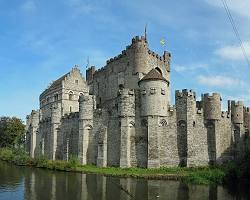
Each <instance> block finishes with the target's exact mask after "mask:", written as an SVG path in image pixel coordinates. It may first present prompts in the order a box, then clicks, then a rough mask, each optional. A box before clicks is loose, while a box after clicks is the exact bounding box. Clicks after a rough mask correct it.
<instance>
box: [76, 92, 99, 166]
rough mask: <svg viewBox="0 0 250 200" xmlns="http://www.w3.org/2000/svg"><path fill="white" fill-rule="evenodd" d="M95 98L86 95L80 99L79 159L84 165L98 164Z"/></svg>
mask: <svg viewBox="0 0 250 200" xmlns="http://www.w3.org/2000/svg"><path fill="white" fill-rule="evenodd" d="M94 109H95V97H94V96H93V95H89V94H87V93H84V94H83V95H81V96H80V97H79V143H78V149H79V154H78V156H79V158H80V162H81V163H82V164H83V165H86V164H96V163H95V162H96V159H95V157H96V155H97V152H96V148H95V146H96V145H95V141H94V135H93V111H94Z"/></svg>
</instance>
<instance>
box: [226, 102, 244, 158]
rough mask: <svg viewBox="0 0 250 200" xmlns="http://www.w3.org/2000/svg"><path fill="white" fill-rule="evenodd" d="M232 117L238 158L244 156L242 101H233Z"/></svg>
mask: <svg viewBox="0 0 250 200" xmlns="http://www.w3.org/2000/svg"><path fill="white" fill-rule="evenodd" d="M229 103H230V105H231V119H232V123H233V142H234V152H235V157H236V159H240V158H242V157H243V156H244V154H243V152H244V141H243V135H244V134H245V129H244V124H243V123H244V105H243V102H242V101H231V102H229Z"/></svg>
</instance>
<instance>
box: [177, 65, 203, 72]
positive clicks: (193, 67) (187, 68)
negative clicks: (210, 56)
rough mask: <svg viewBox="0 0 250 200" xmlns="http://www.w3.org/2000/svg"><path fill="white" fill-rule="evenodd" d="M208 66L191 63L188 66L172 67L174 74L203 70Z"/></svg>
mask: <svg viewBox="0 0 250 200" xmlns="http://www.w3.org/2000/svg"><path fill="white" fill-rule="evenodd" d="M207 67H208V65H207V64H205V63H193V64H190V65H178V64H177V65H173V68H174V70H175V71H176V72H184V71H195V70H199V69H205V68H207Z"/></svg>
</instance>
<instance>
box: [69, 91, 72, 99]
mask: <svg viewBox="0 0 250 200" xmlns="http://www.w3.org/2000/svg"><path fill="white" fill-rule="evenodd" d="M69 100H70V101H71V100H73V92H72V91H70V92H69Z"/></svg>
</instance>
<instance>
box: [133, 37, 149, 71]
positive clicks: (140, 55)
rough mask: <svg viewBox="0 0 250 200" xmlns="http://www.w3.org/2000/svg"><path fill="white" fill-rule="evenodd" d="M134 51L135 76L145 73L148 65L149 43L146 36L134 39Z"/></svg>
mask: <svg viewBox="0 0 250 200" xmlns="http://www.w3.org/2000/svg"><path fill="white" fill-rule="evenodd" d="M131 47H132V50H133V52H134V53H133V57H134V58H133V60H134V63H133V64H134V74H136V73H145V66H146V65H147V63H146V62H147V53H148V42H147V40H146V38H145V37H144V36H142V37H139V36H136V37H134V38H133V39H132V45H131Z"/></svg>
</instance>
